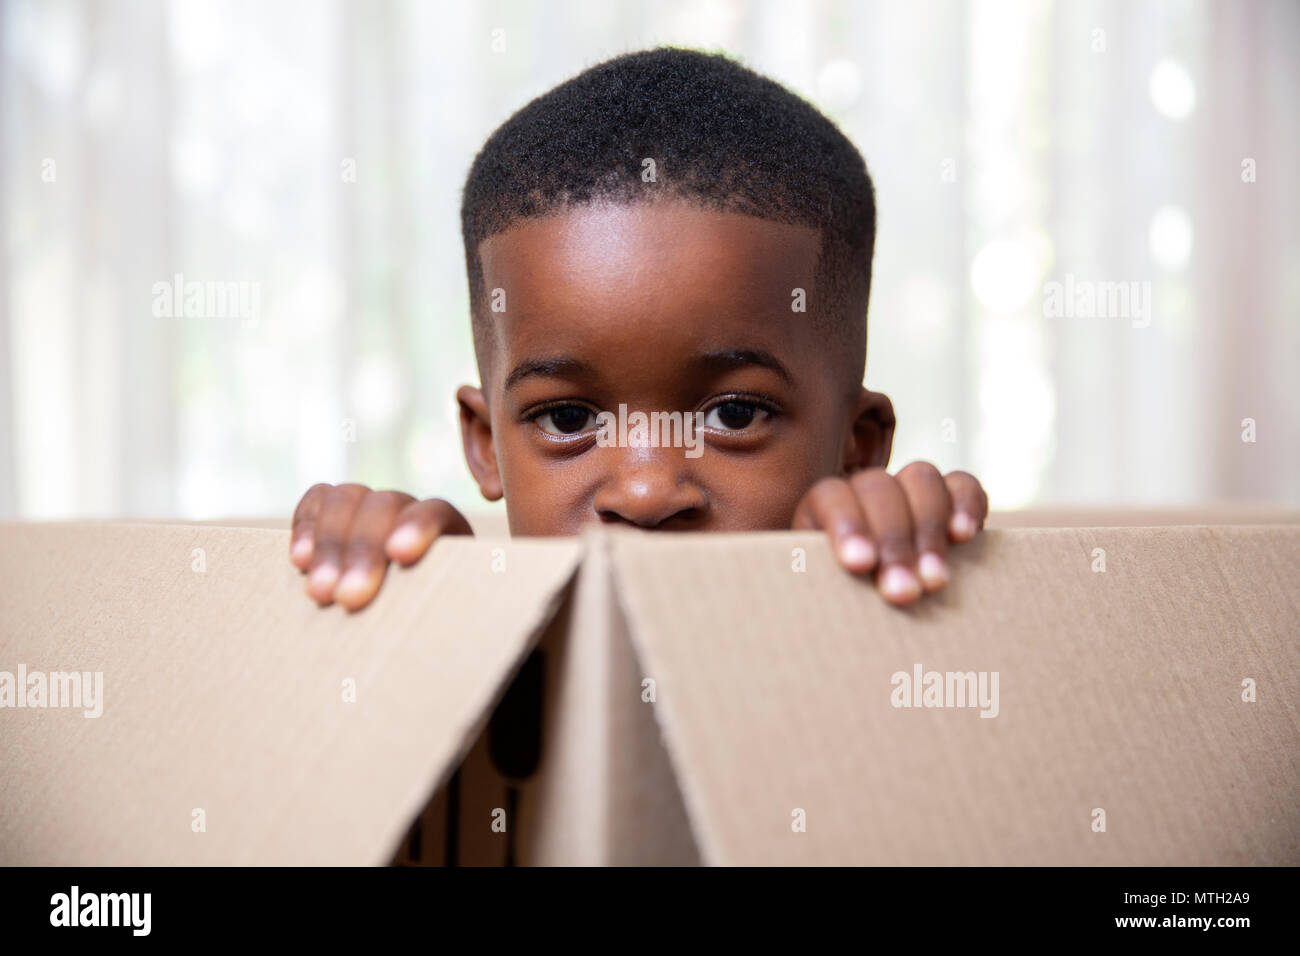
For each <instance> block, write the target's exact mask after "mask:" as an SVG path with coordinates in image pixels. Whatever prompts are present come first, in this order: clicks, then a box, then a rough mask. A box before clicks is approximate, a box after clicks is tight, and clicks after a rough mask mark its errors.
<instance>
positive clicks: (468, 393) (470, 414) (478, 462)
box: [456, 385, 505, 501]
mask: <svg viewBox="0 0 1300 956" xmlns="http://www.w3.org/2000/svg"><path fill="white" fill-rule="evenodd" d="M456 401H457V403H459V405H460V441H461V444H462V445H463V446H464V448H465V462H466V463H467V464H468V465H469V470H470V472H471V473H472V474H473V475H474V480H475V481H477V482H478V490H479V491H480V492H482V494H483V497H484V498H486V499H487V500H488V501H496V500H498V499H499V498H500V497H501V496H502V495H503V494H504V493H505V491H504V488H503V487H502V484H501V469H500V468H499V467H498V466H497V450H496V446H495V445H494V444H493V443H492V416H491V415H489V414H488V406H487V400H486V399H485V398H484V397H483V392H482V390H481V389H477V388H474V387H473V386H471V385H462V386H461V387H460V388H458V389H457V390H456Z"/></svg>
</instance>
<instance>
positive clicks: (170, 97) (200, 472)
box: [0, 0, 1300, 518]
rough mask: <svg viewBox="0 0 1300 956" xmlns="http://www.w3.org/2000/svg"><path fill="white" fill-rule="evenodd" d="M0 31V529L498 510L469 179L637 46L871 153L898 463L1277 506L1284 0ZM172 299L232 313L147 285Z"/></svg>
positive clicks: (1291, 304) (874, 356)
mask: <svg viewBox="0 0 1300 956" xmlns="http://www.w3.org/2000/svg"><path fill="white" fill-rule="evenodd" d="M0 29H2V30H3V41H2V59H0V221H3V224H4V239H3V247H2V249H0V369H3V372H2V374H3V387H2V388H0V515H3V516H7V517H22V518H58V517H73V516H101V517H108V516H141V517H183V518H206V517H221V516H226V517H229V516H251V515H285V514H287V513H288V512H289V511H290V510H291V509H292V507H293V505H294V503H295V502H296V500H297V498H298V497H299V495H300V494H301V493H302V491H303V490H304V489H305V488H306V487H308V486H309V485H310V484H311V483H313V482H315V481H322V480H323V481H341V480H356V481H362V482H365V483H368V484H371V485H375V486H383V487H397V488H401V489H403V490H407V491H410V492H412V493H415V494H419V495H422V496H423V495H442V496H445V497H448V498H450V499H451V500H453V501H454V502H456V503H458V504H459V505H461V506H462V507H464V508H466V509H467V510H481V509H482V508H483V507H485V505H484V504H483V503H482V502H481V501H480V500H479V499H478V497H477V494H476V492H475V490H474V488H473V486H472V484H471V483H470V481H469V479H468V477H467V474H466V471H465V467H464V465H463V463H462V458H461V452H460V445H459V437H458V432H457V428H456V424H455V410H454V402H453V399H452V393H453V390H454V388H455V386H456V385H457V384H459V383H461V382H468V381H476V380H477V379H476V375H475V371H474V364H473V354H472V351H471V345H470V337H469V323H468V318H467V295H466V289H465V277H464V264H463V255H462V251H461V244H460V235H459V219H458V204H459V190H460V186H461V184H462V181H463V178H464V175H465V172H466V170H467V168H468V165H469V162H470V160H471V158H472V157H473V155H474V153H475V151H476V150H477V149H478V147H479V146H480V145H481V143H482V141H483V139H484V138H485V137H486V136H487V135H488V133H490V132H491V130H492V129H493V128H494V127H495V126H496V125H497V124H498V123H500V122H501V121H502V120H504V119H505V118H506V117H507V116H508V115H509V113H510V112H512V111H513V110H514V109H516V108H518V107H519V106H521V105H522V104H524V103H525V102H526V101H527V100H529V99H530V98H532V97H533V96H535V95H537V94H538V93H541V92H543V91H544V90H546V89H547V88H549V87H551V86H552V85H554V84H555V83H557V82H559V81H561V80H563V79H565V78H567V77H568V76H571V75H572V74H574V73H576V72H577V71H579V70H580V69H582V68H583V67H585V66H588V65H590V64H592V63H595V62H598V61H599V60H601V59H604V58H606V57H608V56H611V55H614V54H617V53H619V52H623V51H625V50H630V49H637V48H642V47H645V46H650V45H655V44H658V43H676V44H684V45H689V46H693V47H698V48H704V49H711V50H716V49H721V50H725V51H728V52H730V53H732V54H734V55H736V56H738V57H740V58H741V59H743V60H744V61H745V62H747V63H748V64H749V65H751V66H753V67H755V68H756V69H758V70H760V71H762V72H765V73H767V74H769V75H771V76H773V77H774V78H775V79H778V80H780V81H781V82H783V83H785V84H787V85H788V86H790V87H791V88H793V89H794V90H796V91H797V92H799V93H801V94H803V95H805V96H807V97H808V98H809V99H811V100H813V101H814V102H815V103H817V104H818V105H819V106H820V107H821V108H823V109H824V110H825V111H826V112H827V113H828V114H829V115H831V116H832V117H833V118H834V119H836V121H837V122H839V123H840V124H841V126H842V128H843V129H844V130H845V131H846V133H848V135H849V136H850V137H851V138H852V139H853V140H854V142H855V143H856V144H857V145H858V146H859V148H860V149H861V150H862V152H863V154H864V155H865V157H866V160H867V163H868V167H869V168H870V170H871V172H872V175H873V177H874V179H875V182H876V188H877V194H878V202H879V207H880V213H879V233H878V244H877V259H876V267H875V284H874V289H873V294H872V302H871V312H870V344H869V360H868V365H867V384H868V385H869V386H871V387H872V388H876V389H879V390H883V391H886V392H888V393H889V394H890V395H891V396H892V397H893V399H894V401H895V405H896V407H897V409H898V412H899V419H900V429H899V434H898V437H897V441H896V445H895V464H896V465H898V464H902V463H904V462H905V461H907V460H911V459H915V458H927V459H930V460H932V461H935V462H936V463H937V464H939V465H940V466H941V467H943V468H945V469H947V468H956V467H963V468H967V469H969V470H971V471H973V472H975V473H976V474H977V475H979V476H980V477H981V478H982V479H983V480H984V482H985V484H986V486H987V487H988V489H989V492H990V495H991V497H992V499H993V504H994V506H995V507H1019V506H1023V505H1028V504H1034V503H1117V504H1124V503H1130V504H1153V503H1163V504H1186V503H1193V502H1204V501H1220V500H1228V499H1250V500H1260V501H1270V502H1284V503H1290V504H1293V505H1294V504H1300V481H1298V480H1297V478H1296V475H1297V472H1298V468H1300V402H1297V400H1296V399H1297V387H1296V380H1297V378H1298V377H1300V279H1298V278H1297V276H1298V273H1297V270H1296V268H1295V267H1294V263H1296V262H1297V260H1298V259H1300V256H1298V253H1300V230H1298V228H1297V221H1300V192H1298V187H1297V182H1296V172H1297V170H1298V169H1300V137H1298V135H1297V123H1296V119H1295V115H1296V110H1295V104H1294V100H1295V95H1296V92H1297V89H1300V83H1297V80H1298V79H1300V77H1298V76H1297V73H1298V72H1300V69H1298V67H1297V58H1296V55H1295V51H1296V50H1297V49H1300V42H1298V41H1300V5H1298V4H1295V3H1293V2H1289V0H1274V2H1267V0H1266V2H1252V3H1247V2H1240V3H1232V2H1219V3H1214V2H1204V0H1202V2H1190V0H1189V2H1173V0H1170V2H1122V0H1116V2H1070V3H1056V4H1053V3H1047V2H1028V0H1025V2H1007V0H988V2H969V3H967V2H956V0H953V2H937V0H931V2H904V0H899V2H890V3H860V2H850V0H842V2H832V0H822V2H809V3H790V2H785V0H772V2H761V3H743V2H721V0H715V2H699V0H659V2H656V3H652V4H646V3H631V2H629V3H610V2H590V3H581V2H553V3H523V2H513V3H512V2H500V3H485V4H479V3H427V2H418V0H404V2H403V0H387V2H384V0H380V2H369V3H361V2H356V3H353V2H346V0H335V2H300V3H294V2H280V0H262V2H257V0H244V2H239V0H235V2H224V3H223V2H191V0H184V2H157V0H103V2H71V0H12V2H8V3H5V4H4V6H3V14H2V15H0ZM190 283H200V284H201V287H202V288H203V289H206V290H209V291H210V290H213V289H218V290H221V291H222V292H224V291H226V290H229V291H230V293H231V296H232V297H231V298H230V299H228V300H226V301H225V302H224V303H223V302H221V301H217V302H216V303H215V305H214V303H213V301H210V300H205V302H204V303H200V304H199V305H198V307H196V308H195V309H190V308H188V307H187V306H186V304H185V302H184V295H183V296H182V298H181V300H180V301H171V302H170V303H169V302H168V301H167V300H168V298H169V297H168V295H167V294H165V293H162V292H160V291H159V290H160V289H161V288H170V287H174V286H175V285H177V284H179V287H180V288H181V289H182V291H184V290H185V289H186V288H187V284H190ZM241 283H242V285H241ZM1119 289H1122V290H1123V291H1124V292H1125V295H1126V296H1127V293H1128V291H1129V290H1132V293H1133V294H1132V296H1131V298H1127V297H1126V298H1125V299H1123V300H1117V299H1114V298H1111V299H1109V300H1106V299H1105V297H1106V295H1108V294H1110V293H1113V292H1115V291H1116V290H1119ZM1063 290H1065V291H1068V292H1069V293H1070V294H1069V295H1068V296H1063ZM1089 293H1097V294H1098V295H1099V296H1100V297H1101V299H1099V300H1097V301H1108V302H1109V306H1108V307H1104V308H1098V309H1096V310H1094V313H1092V314H1089V312H1088V309H1087V299H1086V295H1087V294H1089ZM241 296H242V298H241ZM1054 296H1055V298H1053V297H1054ZM1080 296H1085V297H1084V298H1080ZM1145 296H1149V300H1147V299H1145V298H1144V297H1145ZM1066 299H1068V302H1069V303H1070V304H1071V305H1070V308H1069V309H1068V310H1067V311H1066V313H1064V314H1061V312H1060V310H1059V309H1058V310H1056V311H1054V306H1053V303H1054V302H1055V303H1057V304H1058V305H1059V304H1060V302H1061V301H1064V300H1066ZM1144 301H1149V308H1146V309H1144V307H1143V305H1142V303H1143V302H1144ZM1081 313H1082V314H1081ZM1250 439H1253V440H1250Z"/></svg>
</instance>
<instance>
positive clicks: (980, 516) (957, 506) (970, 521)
mask: <svg viewBox="0 0 1300 956" xmlns="http://www.w3.org/2000/svg"><path fill="white" fill-rule="evenodd" d="M943 482H944V484H945V485H947V486H948V494H949V495H950V496H951V497H952V517H951V518H950V519H949V524H948V534H949V535H950V536H951V537H952V540H953V541H959V542H960V541H969V540H970V539H971V538H973V537H975V532H976V531H978V530H979V529H980V528H982V527H984V519H985V518H987V517H988V516H989V496H988V495H986V494H985V493H984V488H983V486H982V485H980V483H979V480H978V479H977V478H976V477H975V476H974V475H970V474H967V473H966V472H964V471H953V472H949V473H948V474H947V475H946V476H945V477H944V479H943Z"/></svg>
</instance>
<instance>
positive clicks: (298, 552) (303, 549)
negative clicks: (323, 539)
mask: <svg viewBox="0 0 1300 956" xmlns="http://www.w3.org/2000/svg"><path fill="white" fill-rule="evenodd" d="M333 487H334V486H333V485H327V484H325V483H324V482H322V483H320V484H315V485H312V486H311V487H310V488H308V489H307V493H306V494H304V495H303V496H302V500H301V501H299V502H298V507H296V508H294V509H293V522H292V523H291V525H290V531H289V560H290V561H292V562H293V564H294V566H295V567H297V568H298V570H299V571H306V570H307V566H308V565H310V564H311V552H312V546H313V544H314V541H315V535H314V533H313V532H314V530H315V526H316V516H317V515H318V514H319V513H320V508H321V505H322V504H323V503H324V501H325V495H326V494H327V493H328V492H329V490H330V489H331V488H333Z"/></svg>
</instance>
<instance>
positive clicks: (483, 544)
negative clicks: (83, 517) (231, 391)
mask: <svg viewBox="0 0 1300 956" xmlns="http://www.w3.org/2000/svg"><path fill="white" fill-rule="evenodd" d="M194 549H202V556H203V559H204V567H205V570H203V571H201V572H200V571H195V570H193V568H194V566H195V564H194V562H195V561H196V560H197V557H198V555H197V553H196V552H195V550H194ZM495 549H496V546H495V545H494V544H493V542H491V541H476V540H474V539H470V538H449V539H447V540H446V541H444V542H440V543H439V544H438V545H437V546H436V547H435V549H434V551H433V552H432V553H431V554H430V555H429V558H428V559H427V560H426V561H424V562H421V564H420V565H419V566H417V567H416V568H414V569H411V570H409V571H397V572H390V574H389V578H388V580H387V582H386V583H385V585H384V588H385V591H386V592H387V593H386V594H385V595H384V598H385V599H384V600H382V601H380V602H378V603H377V604H375V605H374V606H373V607H372V608H371V609H369V610H367V611H366V612H365V613H364V614H358V615H355V616H352V617H348V616H346V615H344V614H343V613H342V612H341V611H339V610H338V609H337V608H336V609H332V610H330V611H320V610H318V609H316V608H315V607H314V605H313V604H312V603H311V602H310V601H309V600H307V599H306V598H305V597H304V595H303V591H302V577H301V575H300V574H299V573H298V572H297V571H296V570H295V569H294V568H292V567H291V566H290V565H289V562H288V559H287V554H288V534H287V533H286V532H282V531H259V530H237V529H228V528H215V527H185V526H175V525H172V526H150V525H130V524H121V525H14V524H8V525H4V526H2V527H0V580H3V581H4V588H3V591H2V592H0V602H2V603H0V622H2V623H0V670H6V671H10V672H16V666H17V665H20V664H21V665H25V666H26V668H27V669H28V670H29V671H31V670H42V671H56V670H59V671H70V670H77V671H90V672H94V671H102V672H103V675H104V678H103V680H104V705H103V713H102V715H101V716H100V717H98V718H86V717H84V716H83V713H82V711H81V710H71V709H52V708H47V709H12V708H4V709H0V768H3V773H0V863H3V864H15V863H16V864H33V863H35V864H108V863H117V864H123V863H125V864H146V863H159V864H171V863H219V864H226V863H250V862H255V863H307V864H311V863H343V864H359V863H381V862H384V861H386V860H387V859H388V858H389V856H390V855H391V852H392V850H393V848H394V846H395V845H396V844H397V842H398V840H399V838H400V837H401V836H402V834H403V833H404V832H405V830H406V829H407V825H408V823H409V822H410V820H411V818H412V817H413V816H414V815H415V813H416V811H417V810H418V809H419V808H420V807H421V806H423V805H424V803H425V801H426V800H427V799H428V795H429V793H430V792H432V791H433V790H434V789H435V787H436V786H437V785H438V784H439V783H440V782H441V781H442V779H443V778H444V777H445V775H446V773H447V772H448V771H449V769H450V768H451V767H452V766H454V765H455V763H456V762H457V761H458V759H459V758H460V757H461V756H462V755H463V754H464V752H465V749H466V748H467V747H468V745H469V744H470V743H471V742H472V741H473V740H474V739H475V737H476V735H477V731H478V730H479V728H480V727H481V726H482V723H483V721H484V720H485V719H486V716H487V713H488V711H489V710H490V707H491V704H492V702H493V701H494V700H495V698H496V697H497V696H498V695H499V693H500V692H501V690H502V689H503V687H504V685H505V683H506V682H507V679H508V677H509V675H510V674H511V673H512V672H513V671H514V669H515V668H516V666H517V665H518V663H519V661H520V660H521V658H522V656H523V655H524V654H525V652H526V650H527V648H528V646H529V643H530V640H531V639H532V638H533V637H535V635H536V633H537V631H539V630H540V629H541V627H542V625H543V624H544V623H545V622H546V621H547V620H548V619H549V617H550V615H551V613H552V612H553V610H554V606H555V604H556V602H557V601H558V599H559V596H560V595H561V593H562V591H563V589H564V587H565V585H566V584H567V582H568V580H569V579H570V577H571V576H572V574H573V572H574V570H575V568H576V567H577V564H578V559H579V555H580V551H581V544H580V542H578V541H572V540H555V541H534V542H530V543H529V545H528V546H527V547H523V548H513V549H512V550H511V553H510V555H509V560H508V562H507V564H506V565H505V568H504V569H503V570H502V571H501V572H500V573H496V572H493V571H492V570H491V566H492V561H493V559H494V557H497V555H494V550H495ZM485 582H489V583H488V584H486V585H485ZM485 586H487V587H489V588H491V589H492V596H493V597H494V598H495V599H494V600H480V599H479V598H480V597H481V596H482V595H483V592H482V590H481V588H483V587H485ZM507 596H508V597H507ZM457 599H459V600H461V601H463V602H464V603H463V604H462V605H460V606H457V605H456V601H457ZM471 609H472V613H471ZM345 679H351V680H353V681H355V687H356V701H355V702H354V703H347V702H345V701H344V700H343V690H342V687H343V681H344V680H345ZM195 808H202V809H203V810H204V811H205V815H206V832H203V833H196V832H193V831H192V829H191V827H192V811H193V810H194V809H195Z"/></svg>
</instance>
